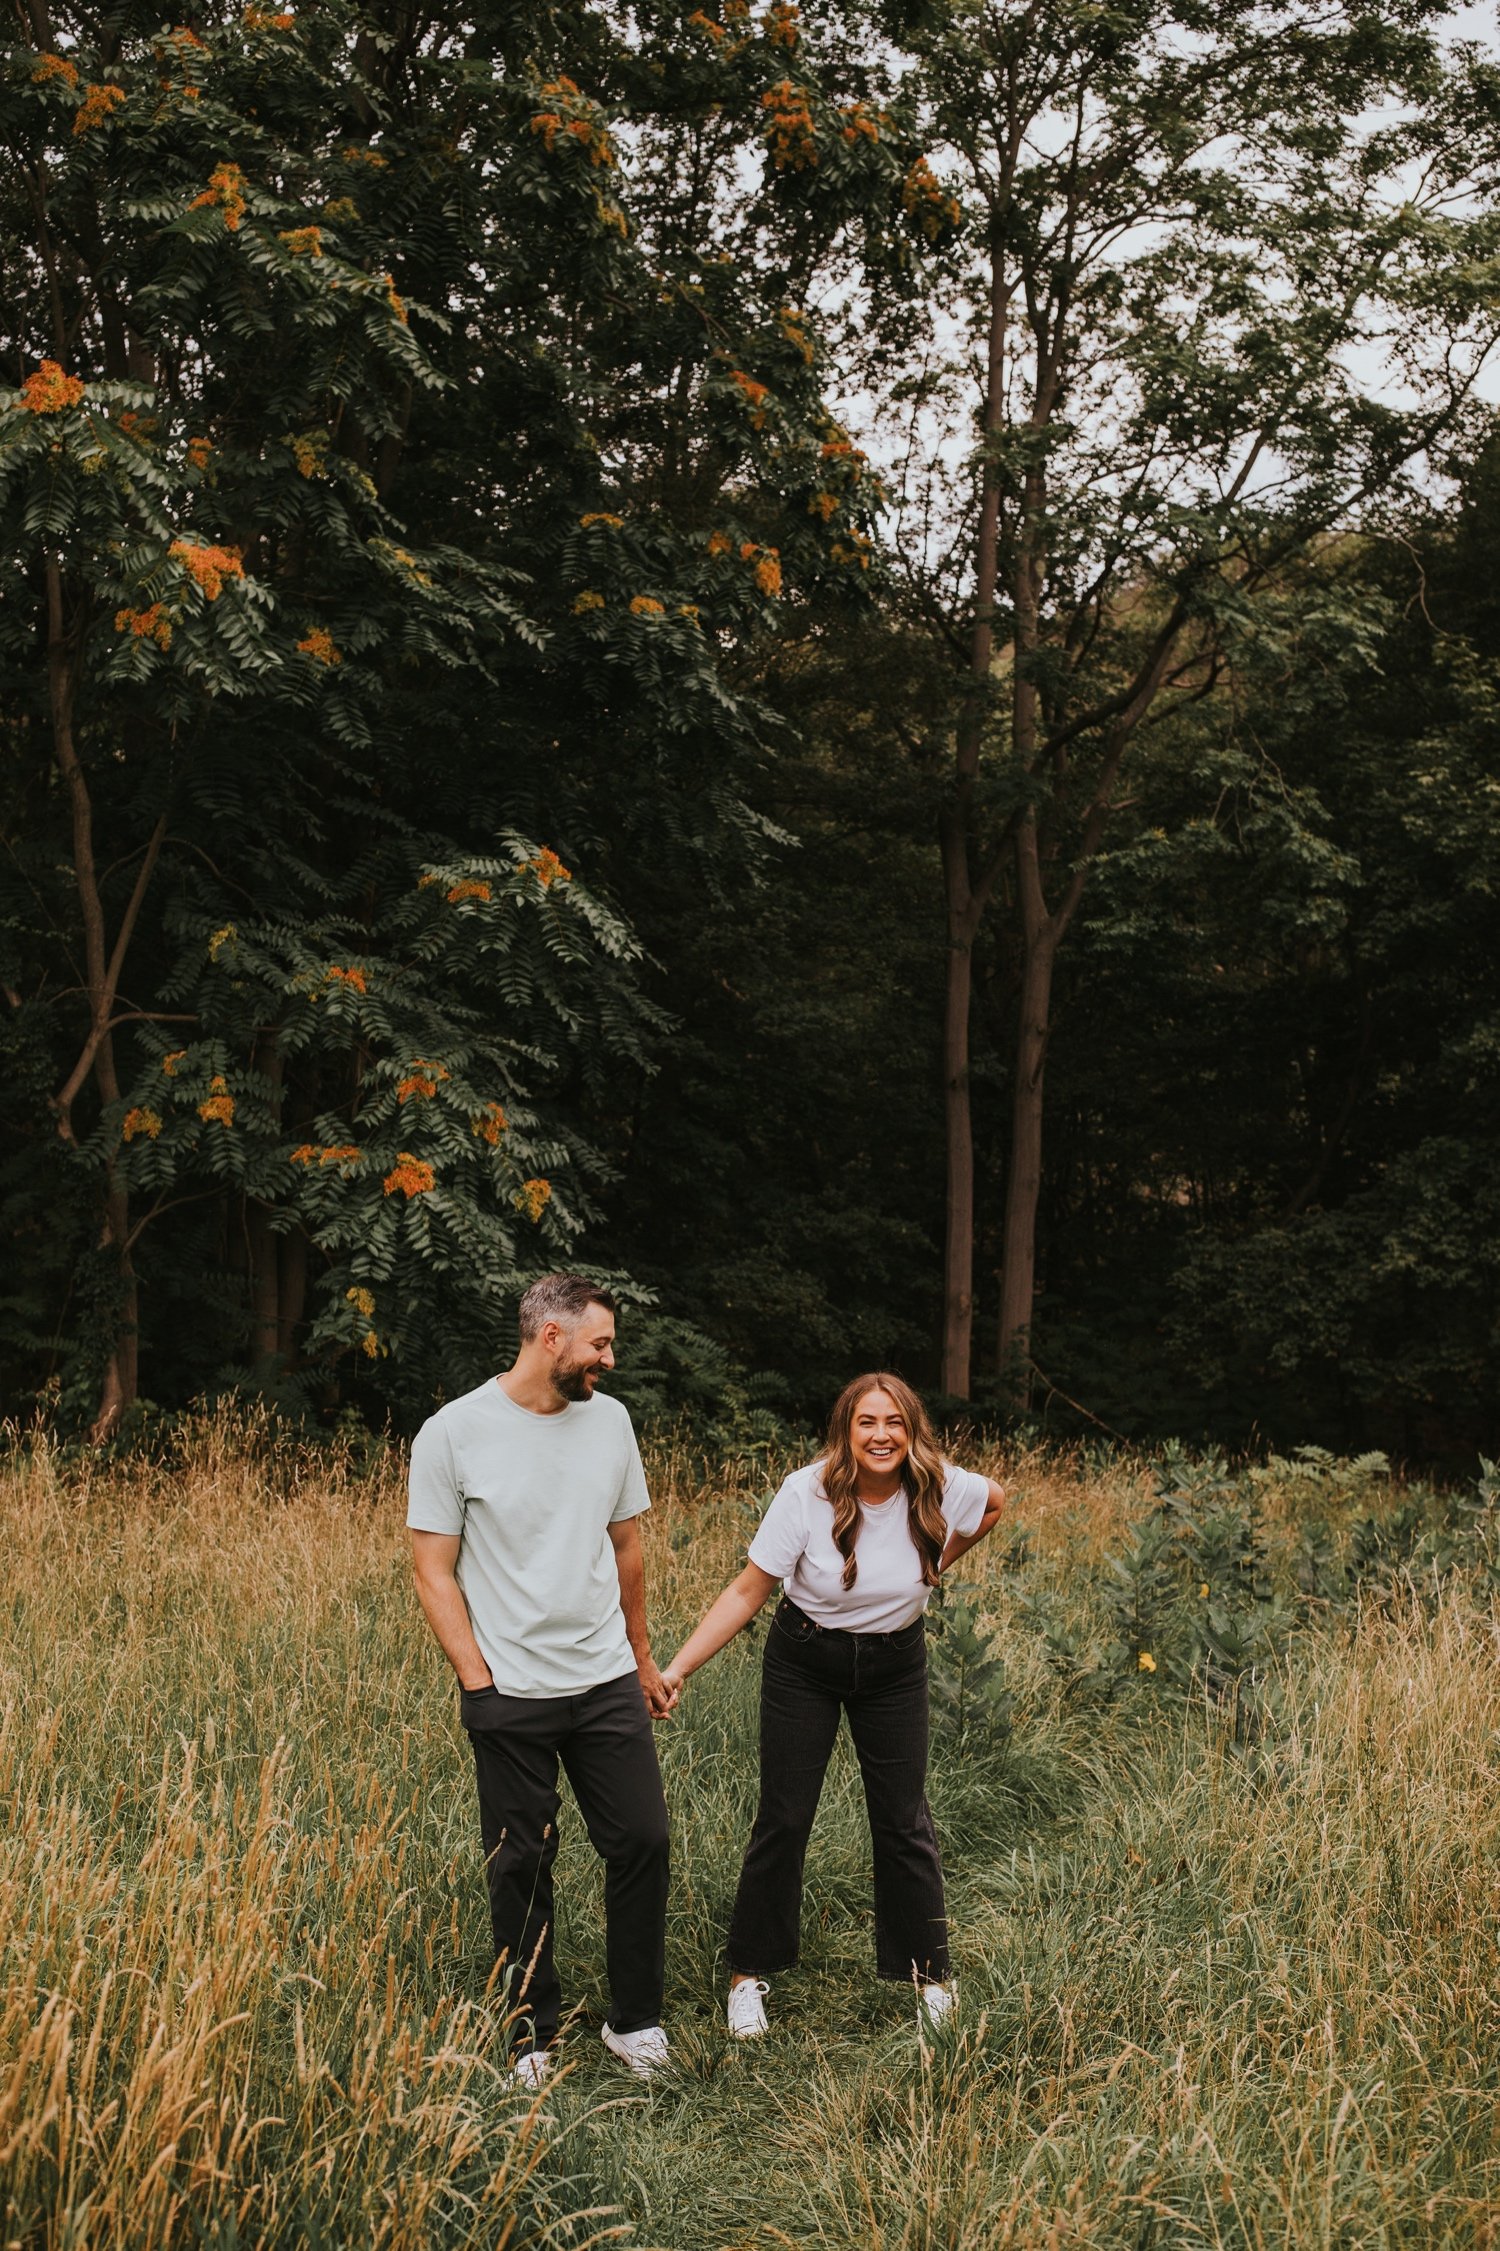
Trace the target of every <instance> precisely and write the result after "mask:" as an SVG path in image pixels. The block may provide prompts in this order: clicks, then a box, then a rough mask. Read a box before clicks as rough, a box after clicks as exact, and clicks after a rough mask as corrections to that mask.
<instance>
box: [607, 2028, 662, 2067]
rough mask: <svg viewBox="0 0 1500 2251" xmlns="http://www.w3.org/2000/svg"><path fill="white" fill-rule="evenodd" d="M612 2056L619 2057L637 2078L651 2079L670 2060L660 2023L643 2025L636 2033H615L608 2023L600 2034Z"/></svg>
mask: <svg viewBox="0 0 1500 2251" xmlns="http://www.w3.org/2000/svg"><path fill="white" fill-rule="evenodd" d="M599 2037H600V2039H601V2040H602V2041H603V2042H604V2045H605V2047H606V2048H608V2050H609V2052H610V2054H611V2055H612V2056H618V2057H619V2059H620V2061H621V2063H623V2064H624V2066H625V2068H626V2070H627V2071H633V2072H634V2073H635V2075H636V2077H637V2079H650V2078H652V2077H653V2076H654V2075H655V2074H656V2073H657V2072H658V2071H662V2070H665V2068H666V2066H667V2065H668V2064H669V2063H670V2062H671V2060H672V2051H671V2049H670V2048H669V2047H668V2046H667V2036H666V2034H665V2033H664V2032H663V2030H662V2028H661V2026H660V2025H659V2024H647V2025H643V2026H642V2028H641V2030H640V2031H639V2032H616V2030H615V2028H614V2026H613V2025H612V2024H607V2025H606V2026H605V2027H604V2029H603V2031H602V2032H601V2033H600V2035H599Z"/></svg>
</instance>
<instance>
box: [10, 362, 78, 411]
mask: <svg viewBox="0 0 1500 2251" xmlns="http://www.w3.org/2000/svg"><path fill="white" fill-rule="evenodd" d="M82 397H83V384H82V382H81V380H80V379H79V377H78V376H76V375H64V373H63V371H62V369H61V368H60V367H59V366H58V364H57V362H56V360H43V362H42V364H41V366H40V367H39V368H38V369H37V371H36V373H35V374H34V375H28V376H27V378H26V380H25V382H24V383H23V384H22V385H21V407H22V410H23V412H25V413H27V414H66V413H67V411H68V408H69V407H72V406H77V404H78V402H79V400H80V399H81V398H82Z"/></svg>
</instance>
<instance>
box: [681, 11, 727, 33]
mask: <svg viewBox="0 0 1500 2251" xmlns="http://www.w3.org/2000/svg"><path fill="white" fill-rule="evenodd" d="M688 22H689V23H690V24H694V25H696V27H697V29H698V30H699V31H706V32H707V33H708V36H709V38H710V39H713V40H719V39H727V38H728V37H729V34H728V32H727V31H726V30H725V29H724V26H723V25H722V24H721V23H715V22H714V19H713V17H712V16H707V15H705V14H704V12H703V10H702V9H701V8H695V9H694V10H693V12H692V14H691V15H690V16H689V17H688Z"/></svg>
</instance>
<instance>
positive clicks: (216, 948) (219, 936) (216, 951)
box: [208, 922, 239, 961]
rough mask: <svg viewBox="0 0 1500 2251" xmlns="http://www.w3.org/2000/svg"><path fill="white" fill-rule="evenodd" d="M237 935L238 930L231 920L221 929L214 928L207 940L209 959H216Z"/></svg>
mask: <svg viewBox="0 0 1500 2251" xmlns="http://www.w3.org/2000/svg"><path fill="white" fill-rule="evenodd" d="M238 936H239V932H238V931H237V930H236V929H235V927H234V924H233V923H232V922H226V923H225V925H224V927H223V929H222V930H216V931H215V932H214V934H213V936H212V937H211V938H210V939H209V941H208V958H209V960H210V961H217V960H218V958H219V956H220V954H221V953H222V952H223V951H224V948H225V947H226V946H232V945H233V944H234V941H235V939H236V938H237V937H238Z"/></svg>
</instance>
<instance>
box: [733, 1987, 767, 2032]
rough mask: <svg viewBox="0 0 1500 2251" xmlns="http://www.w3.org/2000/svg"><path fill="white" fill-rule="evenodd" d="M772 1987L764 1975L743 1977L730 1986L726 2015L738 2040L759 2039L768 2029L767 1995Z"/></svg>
mask: <svg viewBox="0 0 1500 2251" xmlns="http://www.w3.org/2000/svg"><path fill="white" fill-rule="evenodd" d="M770 1990H771V1988H770V1986H769V1985H768V1984H767V1983H766V1980H765V1979H764V1978H763V1977H742V1978H741V1979H740V1980H739V1982H738V1984H736V1985H731V1987H730V1988H729V2006H728V2009H727V2010H726V2012H725V2013H726V2015H727V2016H728V2019H729V2030H730V2035H731V2037H732V2038H734V2039H736V2040H758V2039H759V2038H760V2036H761V2034H762V2033H763V2032H764V2031H765V2029H766V2001H765V1997H766V1995H767V1994H768V1993H769V1992H770Z"/></svg>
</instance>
